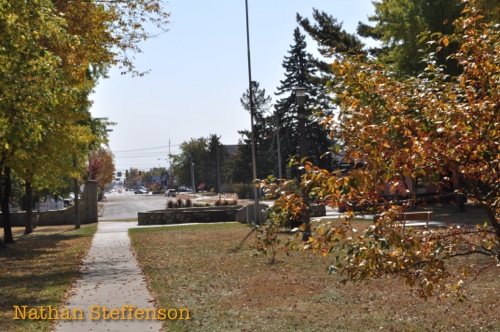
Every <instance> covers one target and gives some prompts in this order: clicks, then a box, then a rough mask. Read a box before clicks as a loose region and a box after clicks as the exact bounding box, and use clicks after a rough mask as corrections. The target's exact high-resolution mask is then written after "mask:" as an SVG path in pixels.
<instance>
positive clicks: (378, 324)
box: [130, 224, 500, 331]
mask: <svg viewBox="0 0 500 332" xmlns="http://www.w3.org/2000/svg"><path fill="white" fill-rule="evenodd" d="M249 232H250V229H249V228H248V227H247V226H244V225H241V224H220V225H199V226H185V227H184V226H181V227H164V228H148V229H132V230H130V234H131V238H132V244H133V246H134V249H135V251H136V254H137V257H138V259H139V261H140V264H141V265H142V268H143V271H144V272H145V274H146V276H147V279H148V282H149V285H150V288H151V289H152V291H153V293H154V296H155V297H156V299H157V301H158V306H159V307H160V308H167V309H168V308H176V309H178V308H187V309H189V310H190V313H191V318H192V319H191V320H189V321H187V320H184V321H182V320H177V321H165V323H164V324H165V329H166V330H167V331H380V330H384V331H450V330H455V331H479V330H482V331H500V317H499V316H498V314H497V313H498V310H499V309H500V298H499V297H498V296H496V294H497V293H498V289H500V278H499V275H498V273H499V272H498V269H497V270H494V271H493V270H491V271H488V272H487V273H485V274H483V275H482V276H481V277H480V278H478V279H477V280H476V281H475V283H474V284H472V285H471V286H470V297H469V299H468V300H467V301H466V302H465V303H456V302H453V301H451V300H449V299H440V300H438V299H431V300H428V301H424V300H422V299H419V298H417V297H414V296H412V295H411V291H410V289H409V288H407V287H405V286H404V285H403V284H402V282H401V281H400V280H396V279H392V278H387V279H385V278H384V279H379V280H373V281H371V282H368V283H363V284H360V283H355V284H353V283H347V284H345V285H344V284H342V283H341V279H342V277H341V276H339V275H337V274H332V275H329V274H328V272H327V267H328V266H329V261H328V258H321V257H319V256H311V255H310V254H302V253H298V252H291V253H289V254H288V255H285V254H284V253H280V256H279V257H278V262H277V263H275V264H272V265H270V264H267V259H266V258H264V257H262V256H256V255H255V252H254V250H253V249H252V247H251V244H252V242H253V240H254V239H253V236H250V237H249V238H248V240H247V241H246V242H245V243H244V245H243V246H241V249H239V250H236V249H235V248H237V247H239V245H240V243H241V241H242V239H244V238H245V236H246V235H248V233H249ZM471 263H473V262H471Z"/></svg>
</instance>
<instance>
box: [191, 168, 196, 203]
mask: <svg viewBox="0 0 500 332" xmlns="http://www.w3.org/2000/svg"><path fill="white" fill-rule="evenodd" d="M191 185H192V186H193V197H195V196H196V189H195V186H194V163H191Z"/></svg>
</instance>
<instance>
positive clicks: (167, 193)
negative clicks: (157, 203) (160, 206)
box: [165, 189, 177, 197]
mask: <svg viewBox="0 0 500 332" xmlns="http://www.w3.org/2000/svg"><path fill="white" fill-rule="evenodd" d="M175 196H177V191H176V190H175V189H167V190H165V197H175Z"/></svg>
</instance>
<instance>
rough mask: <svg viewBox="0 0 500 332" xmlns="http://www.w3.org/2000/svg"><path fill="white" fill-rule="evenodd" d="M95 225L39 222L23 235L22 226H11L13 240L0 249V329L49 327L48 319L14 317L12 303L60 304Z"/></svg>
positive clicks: (25, 329) (4, 331)
mask: <svg viewBox="0 0 500 332" xmlns="http://www.w3.org/2000/svg"><path fill="white" fill-rule="evenodd" d="M96 229H97V226H96V224H93V225H82V228H81V229H79V230H75V229H74V226H42V227H38V228H36V229H35V232H34V233H32V234H30V235H28V236H23V235H22V234H23V232H24V228H22V227H15V228H13V234H14V240H15V241H16V243H15V244H10V245H8V248H7V249H0V269H1V272H0V294H1V295H0V331H2V332H14V331H50V328H51V321H47V320H40V321H30V320H13V317H14V309H13V306H15V305H17V306H22V305H27V306H29V307H39V306H48V305H51V306H53V307H57V306H59V305H60V304H61V303H62V302H63V300H64V298H65V296H66V294H67V291H68V289H69V287H70V286H71V284H72V282H73V280H74V278H75V277H76V276H78V271H79V269H80V262H81V260H82V259H83V257H84V255H85V254H86V253H87V251H88V249H89V248H90V244H91V241H92V236H93V234H94V233H95V231H96ZM0 235H2V237H3V233H2V234H0Z"/></svg>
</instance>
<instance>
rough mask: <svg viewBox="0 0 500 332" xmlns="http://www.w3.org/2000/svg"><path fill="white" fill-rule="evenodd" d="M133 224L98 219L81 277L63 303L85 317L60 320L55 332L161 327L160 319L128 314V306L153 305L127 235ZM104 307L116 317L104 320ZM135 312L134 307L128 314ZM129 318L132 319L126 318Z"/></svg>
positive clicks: (138, 331) (139, 331) (120, 331)
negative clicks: (113, 312)
mask: <svg viewBox="0 0 500 332" xmlns="http://www.w3.org/2000/svg"><path fill="white" fill-rule="evenodd" d="M136 225H137V222H102V221H101V222H99V224H98V229H97V233H96V234H95V236H94V239H93V242H92V246H91V249H90V251H89V253H88V255H87V257H86V258H85V260H84V261H83V265H82V276H81V278H80V279H79V280H78V281H77V282H76V283H75V285H74V288H73V289H72V291H71V294H70V297H69V298H68V300H67V303H66V304H65V305H64V308H67V309H70V310H71V309H73V308H77V309H81V310H82V312H83V318H84V320H61V319H60V320H58V321H57V327H56V330H55V331H56V332H66V331H67V332H70V331H71V332H73V331H76V332H80V331H82V332H83V331H85V332H86V331H92V332H101V331H102V332H104V331H106V332H126V331H134V332H142V331H160V330H161V321H158V320H145V319H137V318H135V319H134V317H133V316H129V315H130V314H129V308H130V306H136V307H137V308H140V309H152V308H155V303H154V302H153V298H152V297H151V295H150V293H149V290H148V288H147V285H146V282H145V280H144V276H143V274H142V272H141V270H140V268H139V266H138V264H137V260H136V259H135V257H134V255H133V252H132V249H131V244H130V239H129V237H128V229H129V228H130V227H136ZM104 306H105V307H106V308H107V309H108V310H111V309H114V308H117V309H118V310H119V312H120V313H119V315H118V316H119V318H118V319H117V320H111V319H109V320H105V319H103V315H104V311H103V307H104ZM60 312H61V311H60ZM135 313H137V311H135V309H134V311H133V312H132V313H131V314H135ZM115 314H116V313H115ZM99 316H100V317H99ZM130 317H131V318H132V319H128V318H130ZM139 317H140V316H139ZM121 318H124V319H121Z"/></svg>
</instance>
